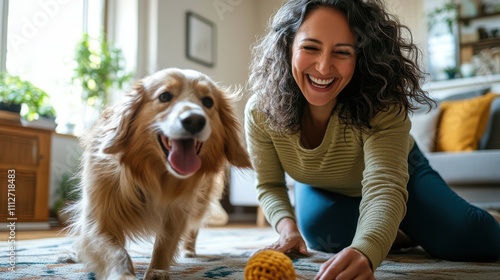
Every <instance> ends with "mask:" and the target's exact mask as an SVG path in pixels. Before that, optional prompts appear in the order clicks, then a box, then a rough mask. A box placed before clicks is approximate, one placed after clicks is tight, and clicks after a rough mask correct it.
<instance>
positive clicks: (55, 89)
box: [0, 0, 104, 132]
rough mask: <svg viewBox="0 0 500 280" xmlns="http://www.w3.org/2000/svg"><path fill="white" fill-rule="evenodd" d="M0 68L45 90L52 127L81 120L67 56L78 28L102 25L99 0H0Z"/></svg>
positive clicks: (61, 127) (98, 29)
mask: <svg viewBox="0 0 500 280" xmlns="http://www.w3.org/2000/svg"><path fill="white" fill-rule="evenodd" d="M0 14H1V15H2V19H1V21H0V71H3V70H6V71H7V72H9V73H10V74H12V75H18V76H20V77H21V78H23V79H26V80H29V81H31V82H32V83H33V84H35V85H36V86H38V87H40V88H42V89H43V90H45V91H46V92H47V93H48V94H49V96H50V97H51V102H52V105H53V107H54V108H55V109H56V111H57V115H58V117H57V122H58V123H59V126H58V128H57V131H58V132H66V131H65V124H68V123H73V124H76V125H77V127H78V126H81V123H82V113H81V110H82V104H81V103H82V101H81V99H80V91H79V89H78V88H77V87H75V86H73V85H72V84H71V76H72V74H73V72H72V69H73V67H74V65H73V63H72V58H73V54H74V50H75V46H76V44H77V42H78V41H79V40H80V38H81V36H82V35H83V33H85V32H87V33H89V34H90V35H91V36H98V35H99V34H100V32H101V31H102V30H103V26H104V25H103V22H104V17H103V15H104V0H23V1H9V0H0Z"/></svg>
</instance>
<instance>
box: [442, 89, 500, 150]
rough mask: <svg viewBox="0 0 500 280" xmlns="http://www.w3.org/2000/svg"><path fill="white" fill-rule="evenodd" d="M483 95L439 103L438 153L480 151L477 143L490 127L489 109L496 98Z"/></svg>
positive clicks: (489, 94)
mask: <svg viewBox="0 0 500 280" xmlns="http://www.w3.org/2000/svg"><path fill="white" fill-rule="evenodd" d="M498 96H499V95H497V94H493V93H488V94H486V95H483V96H479V97H474V98H469V99H465V100H458V101H444V102H442V103H441V104H440V109H441V110H440V111H441V113H440V117H439V121H438V126H437V128H438V131H437V143H436V151H443V152H458V151H473V150H477V149H478V144H479V141H480V139H481V137H482V136H483V134H484V132H485V130H486V125H487V124H488V117H489V108H490V104H491V101H492V100H493V98H495V97H498Z"/></svg>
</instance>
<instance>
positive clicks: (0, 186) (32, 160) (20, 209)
mask: <svg viewBox="0 0 500 280" xmlns="http://www.w3.org/2000/svg"><path fill="white" fill-rule="evenodd" d="M52 132H53V131H52V130H46V129H40V128H33V127H26V126H23V125H22V124H21V123H18V122H10V121H5V120H1V119H0V180H1V181H0V190H1V191H0V201H2V203H0V205H1V209H0V219H1V222H2V223H4V222H8V221H9V220H8V218H17V220H16V222H17V223H24V222H38V223H42V224H46V225H48V218H49V206H48V204H49V203H48V197H49V174H50V152H51V151H50V150H51V147H50V146H51V136H52ZM9 170H14V172H15V181H14V184H15V191H14V192H13V193H14V194H15V204H13V203H12V200H11V205H9V206H8V203H7V201H8V184H9V182H8V174H9V173H11V174H12V173H13V172H12V171H11V172H9ZM12 206H14V209H15V210H14V213H13V214H14V215H10V214H9V211H8V210H9V209H8V207H10V208H11V209H12Z"/></svg>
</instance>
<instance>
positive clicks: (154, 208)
mask: <svg viewBox="0 0 500 280" xmlns="http://www.w3.org/2000/svg"><path fill="white" fill-rule="evenodd" d="M232 97H234V95H230V94H227V93H225V92H224V91H223V90H222V89H221V88H220V87H218V86H217V85H216V84H215V83H214V82H213V81H212V80H211V79H210V78H208V77H207V76H206V75H204V74H202V73H199V72H196V71H193V70H181V69H176V68H170V69H165V70H162V71H159V72H157V73H155V74H153V75H151V76H149V77H146V78H144V79H142V80H141V81H139V82H138V83H137V84H136V85H135V87H134V90H133V91H132V93H131V94H129V96H128V98H127V99H126V100H125V101H124V102H123V103H122V104H121V105H119V106H116V107H114V108H110V109H107V110H106V111H105V112H104V113H103V115H102V117H101V118H100V120H99V121H98V122H97V124H96V125H95V127H94V128H93V129H92V130H91V131H90V132H89V133H88V135H85V136H84V137H82V145H83V149H84V153H83V157H82V170H81V182H82V183H81V191H82V198H81V200H80V201H79V202H77V203H76V204H75V205H73V206H70V208H69V211H70V212H71V213H73V215H74V216H73V219H72V223H71V226H70V227H71V231H72V233H74V234H75V235H76V236H77V240H76V241H75V244H74V247H75V255H74V256H73V257H74V258H76V260H77V261H80V262H83V263H85V264H86V266H87V267H88V268H89V269H90V270H91V271H93V272H94V273H95V274H96V276H97V278H98V279H113V280H114V279H136V278H135V272H134V268H133V265H132V261H131V259H130V257H129V255H128V254H127V251H126V249H125V244H126V241H127V239H132V240H133V239H137V238H148V237H151V236H153V237H154V240H155V243H154V249H153V252H152V259H151V263H150V265H149V268H148V269H147V271H146V274H145V279H170V276H169V267H170V265H171V264H172V263H173V262H174V261H175V257H176V254H177V252H178V247H179V245H180V244H181V241H182V240H183V241H184V250H185V253H186V256H194V255H195V250H194V249H195V241H196V236H197V234H198V229H199V227H200V226H201V225H202V222H203V218H204V215H205V213H206V212H207V211H208V209H207V208H208V207H209V205H210V202H211V201H213V200H214V199H219V198H220V196H221V194H222V191H223V185H224V171H225V170H226V167H227V163H229V164H232V165H234V166H237V167H242V168H250V167H251V166H250V160H249V157H248V154H247V152H246V150H245V148H244V147H243V146H242V144H241V141H240V139H241V138H240V137H239V135H238V132H239V124H238V122H237V119H236V115H235V112H234V109H233V107H232V101H233V98H232ZM196 154H197V156H196ZM67 260H68V259H67Z"/></svg>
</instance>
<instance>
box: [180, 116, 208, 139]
mask: <svg viewBox="0 0 500 280" xmlns="http://www.w3.org/2000/svg"><path fill="white" fill-rule="evenodd" d="M184 115H186V116H184ZM181 123H182V127H184V129H185V130H187V131H189V132H190V133H192V134H194V133H197V132H200V131H201V130H202V129H203V127H205V123H206V120H205V117H204V116H202V115H198V114H192V113H190V114H183V115H181Z"/></svg>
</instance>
